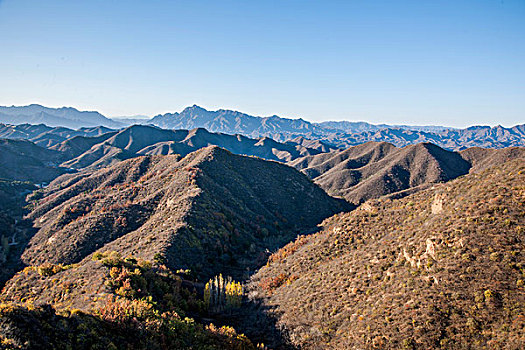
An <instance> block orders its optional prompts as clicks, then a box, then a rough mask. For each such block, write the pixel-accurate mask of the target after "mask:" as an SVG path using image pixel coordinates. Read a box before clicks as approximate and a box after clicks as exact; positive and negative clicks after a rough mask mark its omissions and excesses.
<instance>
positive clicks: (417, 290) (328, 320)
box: [250, 160, 525, 349]
mask: <svg viewBox="0 0 525 350" xmlns="http://www.w3.org/2000/svg"><path fill="white" fill-rule="evenodd" d="M524 184H525V162H523V161H522V160H511V161H509V162H507V163H505V164H503V165H501V166H499V167H493V168H490V169H488V170H485V171H482V172H480V173H473V174H469V175H467V176H464V177H462V178H460V179H456V180H454V181H452V182H449V183H446V184H441V185H436V186H434V187H433V188H431V189H427V190H425V191H421V192H419V193H416V194H413V195H411V196H408V197H406V198H404V199H397V200H391V199H385V198H383V199H381V200H372V201H369V202H366V203H365V204H364V205H362V206H360V208H359V209H358V210H355V211H353V212H352V213H345V214H340V215H335V216H333V217H331V218H330V219H327V220H326V221H325V222H324V223H323V224H322V226H323V227H324V230H322V231H320V232H318V233H316V234H313V235H308V236H302V237H300V238H299V239H297V240H296V241H295V242H292V243H290V244H289V245H287V246H285V247H284V248H282V249H281V250H279V251H278V252H276V253H275V254H273V255H272V256H270V258H269V263H268V264H267V265H266V266H265V267H263V268H262V269H261V270H260V271H259V272H258V273H257V274H256V275H255V276H253V278H252V279H251V284H250V290H251V293H250V295H251V296H252V297H253V298H255V299H260V300H263V301H262V303H263V305H264V306H265V307H266V308H267V310H269V312H270V313H271V314H272V315H274V316H275V317H276V318H277V319H278V323H277V326H278V327H282V328H283V329H284V333H285V334H288V335H289V339H290V341H291V342H292V344H293V345H295V346H296V347H297V348H301V349H438V348H439V349H482V348H494V349H522V348H523V346H524V345H525V339H524V338H523V334H525V318H524V316H523V315H524V313H525V282H524V281H525V270H524V266H525V255H524V251H525V239H524V233H525V231H524V229H525V218H524V216H523V213H524V211H525V187H524Z"/></svg>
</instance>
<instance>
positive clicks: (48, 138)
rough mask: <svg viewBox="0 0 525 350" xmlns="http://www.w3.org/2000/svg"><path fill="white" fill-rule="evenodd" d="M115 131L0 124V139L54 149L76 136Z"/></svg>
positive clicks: (103, 128) (101, 128) (90, 135)
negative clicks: (55, 146) (27, 142)
mask: <svg viewBox="0 0 525 350" xmlns="http://www.w3.org/2000/svg"><path fill="white" fill-rule="evenodd" d="M111 131H113V130H112V129H109V128H106V127H104V126H97V127H91V128H86V127H84V128H79V129H77V130H73V129H69V128H65V127H50V126H46V125H44V124H37V125H33V124H20V125H8V124H0V138H6V139H13V140H28V141H31V142H34V143H35V144H37V145H39V146H42V147H52V146H54V145H56V144H59V143H61V142H63V141H65V140H68V139H70V138H72V137H75V136H85V137H94V136H100V135H102V134H105V133H108V132H111Z"/></svg>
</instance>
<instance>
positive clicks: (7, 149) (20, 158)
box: [0, 139, 65, 183]
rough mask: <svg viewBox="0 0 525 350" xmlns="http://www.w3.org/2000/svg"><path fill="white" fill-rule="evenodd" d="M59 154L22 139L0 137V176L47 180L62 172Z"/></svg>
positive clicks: (27, 179) (4, 177) (3, 177)
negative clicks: (59, 165) (59, 164)
mask: <svg viewBox="0 0 525 350" xmlns="http://www.w3.org/2000/svg"><path fill="white" fill-rule="evenodd" d="M58 160H59V154H58V153H57V152H54V151H50V150H48V149H45V148H42V147H39V146H37V145H35V144H34V143H32V142H29V141H24V140H7V139H0V178H1V179H8V180H19V181H31V182H35V183H41V182H49V181H51V180H52V179H54V178H56V177H57V176H59V175H61V174H63V173H64V172H65V169H62V168H59V167H58V166H57V164H58Z"/></svg>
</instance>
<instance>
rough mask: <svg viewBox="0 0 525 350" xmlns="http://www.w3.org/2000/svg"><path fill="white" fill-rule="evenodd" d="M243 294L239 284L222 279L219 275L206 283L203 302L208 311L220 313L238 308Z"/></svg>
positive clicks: (228, 278) (229, 279)
mask: <svg viewBox="0 0 525 350" xmlns="http://www.w3.org/2000/svg"><path fill="white" fill-rule="evenodd" d="M243 294H244V288H243V286H242V284H241V282H236V281H234V280H233V279H232V278H231V277H227V278H226V279H224V278H223V277H222V274H220V275H219V276H215V277H214V278H212V279H210V280H209V281H208V283H206V287H205V288H204V302H205V303H206V305H207V306H208V310H211V311H215V312H220V311H224V310H228V309H234V308H238V307H240V306H241V303H242V296H243Z"/></svg>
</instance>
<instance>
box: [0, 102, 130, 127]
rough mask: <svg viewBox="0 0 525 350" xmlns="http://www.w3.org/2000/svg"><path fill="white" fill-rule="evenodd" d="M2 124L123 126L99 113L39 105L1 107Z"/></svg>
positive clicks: (0, 118) (0, 121)
mask: <svg viewBox="0 0 525 350" xmlns="http://www.w3.org/2000/svg"><path fill="white" fill-rule="evenodd" d="M0 123H5V124H25V123H27V124H46V125H48V126H63V127H66V128H73V129H77V128H80V127H97V126H106V127H110V128H118V127H121V126H122V125H121V124H120V123H118V122H116V121H113V120H111V119H109V118H106V117H104V116H103V115H102V114H100V113H98V112H84V111H79V110H77V109H75V108H71V107H62V108H48V107H44V106H40V105H37V104H32V105H28V106H11V107H2V106H0Z"/></svg>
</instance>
